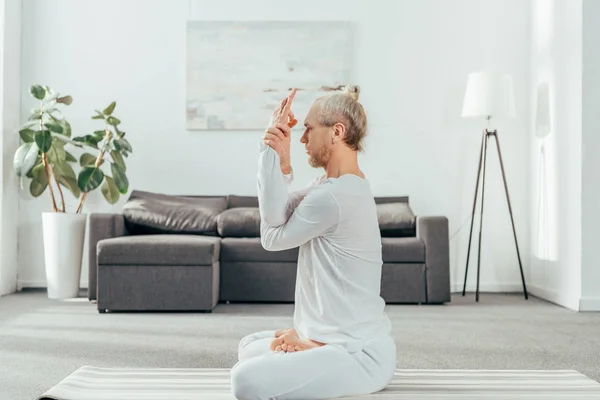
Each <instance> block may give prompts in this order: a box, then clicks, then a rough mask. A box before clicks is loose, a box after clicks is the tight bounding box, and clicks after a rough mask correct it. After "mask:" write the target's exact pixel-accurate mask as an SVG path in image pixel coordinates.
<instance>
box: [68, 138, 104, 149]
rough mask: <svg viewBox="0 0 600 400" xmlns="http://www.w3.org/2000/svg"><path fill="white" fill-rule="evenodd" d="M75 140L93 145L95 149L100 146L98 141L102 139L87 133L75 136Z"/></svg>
mask: <svg viewBox="0 0 600 400" xmlns="http://www.w3.org/2000/svg"><path fill="white" fill-rule="evenodd" d="M73 141H74V142H80V143H85V144H86V145H87V146H90V147H93V148H95V149H97V148H98V142H99V141H100V140H99V139H98V138H97V137H96V136H92V135H85V136H80V137H76V138H73Z"/></svg>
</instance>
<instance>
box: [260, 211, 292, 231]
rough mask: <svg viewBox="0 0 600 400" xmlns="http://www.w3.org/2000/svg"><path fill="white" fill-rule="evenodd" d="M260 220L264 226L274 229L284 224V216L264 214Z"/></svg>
mask: <svg viewBox="0 0 600 400" xmlns="http://www.w3.org/2000/svg"><path fill="white" fill-rule="evenodd" d="M262 220H263V222H264V223H265V224H267V225H269V226H272V227H275V228H276V227H278V226H281V225H283V224H285V222H286V220H285V216H282V215H277V214H275V213H265V214H264V215H262Z"/></svg>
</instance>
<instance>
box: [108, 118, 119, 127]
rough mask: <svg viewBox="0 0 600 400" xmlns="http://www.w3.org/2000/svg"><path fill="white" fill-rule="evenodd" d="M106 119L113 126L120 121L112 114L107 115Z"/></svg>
mask: <svg viewBox="0 0 600 400" xmlns="http://www.w3.org/2000/svg"><path fill="white" fill-rule="evenodd" d="M106 121H107V122H108V123H109V124H110V125H113V126H117V125H119V124H120V123H121V120H120V119H119V118H115V117H113V116H110V117H108V118H107V120H106Z"/></svg>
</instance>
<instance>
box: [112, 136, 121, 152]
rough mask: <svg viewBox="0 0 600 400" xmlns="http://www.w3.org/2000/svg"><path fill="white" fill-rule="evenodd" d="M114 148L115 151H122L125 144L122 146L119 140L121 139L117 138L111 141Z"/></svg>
mask: <svg viewBox="0 0 600 400" xmlns="http://www.w3.org/2000/svg"><path fill="white" fill-rule="evenodd" d="M111 145H112V148H113V150H115V151H121V150H122V149H123V146H121V143H120V142H119V139H115V140H113V141H112V142H111Z"/></svg>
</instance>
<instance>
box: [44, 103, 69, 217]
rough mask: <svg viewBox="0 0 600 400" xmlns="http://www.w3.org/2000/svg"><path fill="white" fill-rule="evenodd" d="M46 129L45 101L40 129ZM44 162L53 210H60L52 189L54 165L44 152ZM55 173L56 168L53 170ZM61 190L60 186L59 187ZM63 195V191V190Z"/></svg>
mask: <svg viewBox="0 0 600 400" xmlns="http://www.w3.org/2000/svg"><path fill="white" fill-rule="evenodd" d="M43 130H44V102H43V101H42V102H41V105H40V131H43ZM42 163H43V164H44V170H45V171H46V180H47V181H48V189H49V190H50V199H51V200H52V211H54V212H58V208H57V207H56V199H55V198H54V190H52V180H51V179H50V171H51V170H52V167H51V166H50V164H48V156H47V155H46V153H42ZM52 173H53V174H54V170H52ZM59 190H60V187H59ZM61 195H62V192H61ZM63 208H64V200H63Z"/></svg>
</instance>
